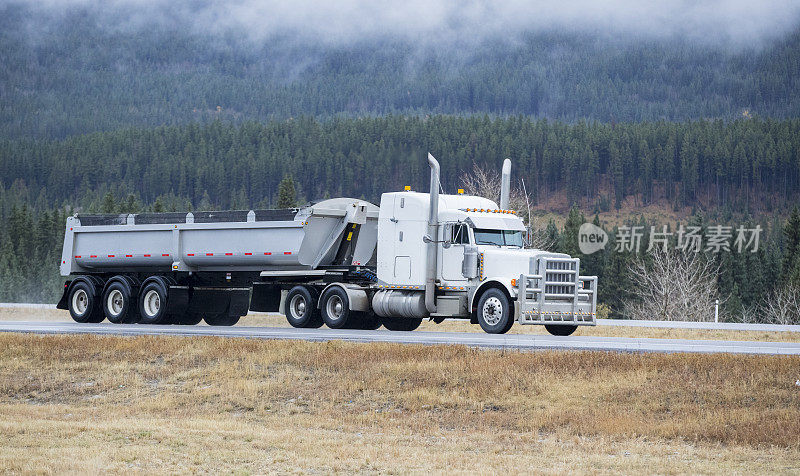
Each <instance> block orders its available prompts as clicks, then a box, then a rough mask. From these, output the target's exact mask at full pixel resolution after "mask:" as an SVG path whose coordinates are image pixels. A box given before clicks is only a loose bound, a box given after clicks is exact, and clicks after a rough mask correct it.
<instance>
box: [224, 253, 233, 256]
mask: <svg viewBox="0 0 800 476" xmlns="http://www.w3.org/2000/svg"><path fill="white" fill-rule="evenodd" d="M225 256H233V253H225Z"/></svg>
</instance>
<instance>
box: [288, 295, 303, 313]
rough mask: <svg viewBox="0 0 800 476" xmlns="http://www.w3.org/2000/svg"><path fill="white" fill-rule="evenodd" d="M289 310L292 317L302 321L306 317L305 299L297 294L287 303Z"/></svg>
mask: <svg viewBox="0 0 800 476" xmlns="http://www.w3.org/2000/svg"><path fill="white" fill-rule="evenodd" d="M289 308H290V309H291V310H292V317H296V318H297V319H302V318H303V316H305V315H306V299H305V298H304V297H303V296H301V295H299V294H296V295H294V296H293V297H292V300H291V301H290V302H289Z"/></svg>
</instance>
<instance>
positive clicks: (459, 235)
mask: <svg viewBox="0 0 800 476" xmlns="http://www.w3.org/2000/svg"><path fill="white" fill-rule="evenodd" d="M442 228H443V229H442V243H440V244H439V256H440V258H441V259H440V260H439V263H440V264H439V270H440V272H441V276H442V280H444V281H449V282H466V281H467V278H465V277H464V274H463V272H462V263H463V261H464V246H465V245H468V244H469V227H468V226H467V224H466V223H445V225H444V227H442Z"/></svg>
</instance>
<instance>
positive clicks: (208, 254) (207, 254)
mask: <svg viewBox="0 0 800 476" xmlns="http://www.w3.org/2000/svg"><path fill="white" fill-rule="evenodd" d="M206 256H214V253H206Z"/></svg>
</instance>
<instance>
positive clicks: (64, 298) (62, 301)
mask: <svg viewBox="0 0 800 476" xmlns="http://www.w3.org/2000/svg"><path fill="white" fill-rule="evenodd" d="M70 283H72V281H67V282H66V283H64V292H63V293H61V299H59V300H58V304H56V309H64V310H67V309H68V307H67V301H68V300H69V285H70Z"/></svg>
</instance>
